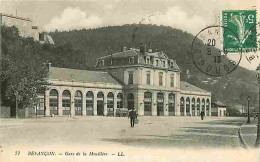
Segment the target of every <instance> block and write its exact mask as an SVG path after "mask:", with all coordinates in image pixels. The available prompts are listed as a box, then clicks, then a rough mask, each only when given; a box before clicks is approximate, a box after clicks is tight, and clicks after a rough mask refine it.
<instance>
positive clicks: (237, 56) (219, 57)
mask: <svg viewBox="0 0 260 162" xmlns="http://www.w3.org/2000/svg"><path fill="white" fill-rule="evenodd" d="M223 31H228V33H231V34H233V35H234V39H235V40H237V39H238V38H237V36H236V35H235V33H233V31H232V30H231V29H229V28H227V27H224V26H209V27H206V28H204V29H202V30H201V31H200V32H199V33H198V34H197V35H196V37H195V38H194V40H193V42H192V49H191V50H192V54H193V57H192V59H193V63H194V65H195V66H196V67H197V68H198V69H199V70H200V71H201V72H203V73H204V74H207V75H210V76H216V77H218V76H223V75H226V74H229V73H231V72H232V71H233V70H235V69H236V67H237V66H238V65H239V63H240V61H241V58H242V55H241V53H242V51H241V49H242V48H240V45H238V46H237V47H235V46H234V47H233V49H234V50H235V51H237V53H233V54H232V53H231V54H229V56H230V55H232V56H233V57H229V58H228V56H227V54H228V52H227V51H226V50H224V48H223V37H222V32H223ZM238 44H239V42H238Z"/></svg>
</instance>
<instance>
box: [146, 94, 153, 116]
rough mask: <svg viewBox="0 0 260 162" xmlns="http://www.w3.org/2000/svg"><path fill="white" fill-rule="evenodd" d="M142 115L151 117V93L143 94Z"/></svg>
mask: <svg viewBox="0 0 260 162" xmlns="http://www.w3.org/2000/svg"><path fill="white" fill-rule="evenodd" d="M144 115H152V93H151V92H144Z"/></svg>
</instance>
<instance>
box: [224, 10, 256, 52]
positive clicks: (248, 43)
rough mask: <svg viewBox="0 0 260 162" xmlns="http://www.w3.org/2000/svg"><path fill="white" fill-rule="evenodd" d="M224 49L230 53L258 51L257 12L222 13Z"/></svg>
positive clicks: (231, 11) (234, 11) (227, 11)
mask: <svg viewBox="0 0 260 162" xmlns="http://www.w3.org/2000/svg"><path fill="white" fill-rule="evenodd" d="M222 23H223V26H224V27H226V28H223V48H224V49H225V50H226V51H227V52H229V53H237V52H238V48H242V51H243V52H251V51H255V50H256V49H257V38H256V35H257V32H256V10H226V11H223V12H222Z"/></svg>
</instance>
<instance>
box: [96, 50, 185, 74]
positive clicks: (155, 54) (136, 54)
mask: <svg viewBox="0 0 260 162" xmlns="http://www.w3.org/2000/svg"><path fill="white" fill-rule="evenodd" d="M129 57H136V58H140V60H139V62H137V61H136V62H135V63H131V64H130V65H137V64H142V65H143V64H146V63H145V60H144V59H145V57H150V58H151V57H154V58H157V59H166V60H169V61H171V62H172V67H171V68H170V69H174V70H177V71H180V68H179V66H178V65H177V63H176V61H175V60H173V59H170V58H168V56H167V55H166V54H165V53H164V52H162V51H160V52H158V51H156V52H145V54H144V55H143V54H142V53H141V52H140V49H135V48H130V49H128V50H126V51H122V52H118V53H113V54H110V55H106V56H103V57H99V58H98V62H97V64H96V67H98V68H100V67H99V63H100V62H99V61H101V60H105V63H104V64H105V65H103V66H101V68H104V67H108V66H111V59H114V60H116V59H117V58H123V59H124V58H126V59H127V62H126V64H127V63H128V58H129ZM107 62H108V64H109V65H108V64H107ZM121 63H122V61H121ZM126 64H125V63H123V65H126ZM112 66H120V64H118V63H113V65H112Z"/></svg>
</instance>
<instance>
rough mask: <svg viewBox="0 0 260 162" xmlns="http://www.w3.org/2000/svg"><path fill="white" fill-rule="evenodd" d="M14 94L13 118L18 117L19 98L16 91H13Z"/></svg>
mask: <svg viewBox="0 0 260 162" xmlns="http://www.w3.org/2000/svg"><path fill="white" fill-rule="evenodd" d="M14 95H15V118H16V119H17V118H18V98H19V94H18V92H17V91H15V92H14Z"/></svg>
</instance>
